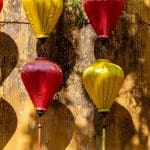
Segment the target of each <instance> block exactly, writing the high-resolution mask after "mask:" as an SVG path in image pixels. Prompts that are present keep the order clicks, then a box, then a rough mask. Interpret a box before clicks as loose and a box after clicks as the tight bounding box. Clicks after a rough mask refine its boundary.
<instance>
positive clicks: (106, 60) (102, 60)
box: [95, 59, 110, 62]
mask: <svg viewBox="0 0 150 150" xmlns="http://www.w3.org/2000/svg"><path fill="white" fill-rule="evenodd" d="M95 62H110V61H109V60H108V59H96V60H95Z"/></svg>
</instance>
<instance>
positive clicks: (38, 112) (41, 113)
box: [36, 110, 45, 117]
mask: <svg viewBox="0 0 150 150" xmlns="http://www.w3.org/2000/svg"><path fill="white" fill-rule="evenodd" d="M44 112H45V111H44V110H36V114H37V115H38V116H39V117H42V116H43V115H44Z"/></svg>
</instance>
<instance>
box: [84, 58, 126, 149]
mask: <svg viewBox="0 0 150 150" xmlns="http://www.w3.org/2000/svg"><path fill="white" fill-rule="evenodd" d="M82 80H83V85H84V86H85V89H86V91H87V93H88V94H89V96H90V98H91V99H92V101H93V103H94V104H95V106H96V107H97V109H98V112H100V113H102V114H103V117H104V118H103V137H102V150H105V126H106V125H105V115H106V114H107V113H108V112H109V110H110V107H111V106H112V103H113V102H114V99H115V97H116V96H117V94H118V93H119V90H120V88H121V86H122V83H123V80H124V72H123V70H122V69H121V67H119V66H118V65H116V64H113V63H111V62H110V61H109V60H108V59H97V60H96V61H95V63H93V64H92V65H90V66H89V67H88V68H86V69H85V71H84V72H83V75H82Z"/></svg>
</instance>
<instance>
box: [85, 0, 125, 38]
mask: <svg viewBox="0 0 150 150" xmlns="http://www.w3.org/2000/svg"><path fill="white" fill-rule="evenodd" d="M83 7H84V10H85V12H86V14H87V16H88V18H89V21H90V23H91V25H92V26H93V28H94V30H95V32H96V34H97V36H98V38H101V39H108V38H109V34H110V32H111V31H112V30H113V29H114V27H115V26H116V24H117V22H118V20H119V16H120V15H121V12H122V10H123V8H124V0H83Z"/></svg>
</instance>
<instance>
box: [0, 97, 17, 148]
mask: <svg viewBox="0 0 150 150" xmlns="http://www.w3.org/2000/svg"><path fill="white" fill-rule="evenodd" d="M16 127H17V116H16V113H15V111H14V109H13V108H12V107H11V105H10V104H9V103H7V101H6V100H4V99H2V98H1V99H0V149H3V148H4V147H5V145H6V144H7V142H8V141H9V140H10V138H11V137H12V135H13V134H14V132H15V130H16Z"/></svg>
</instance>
